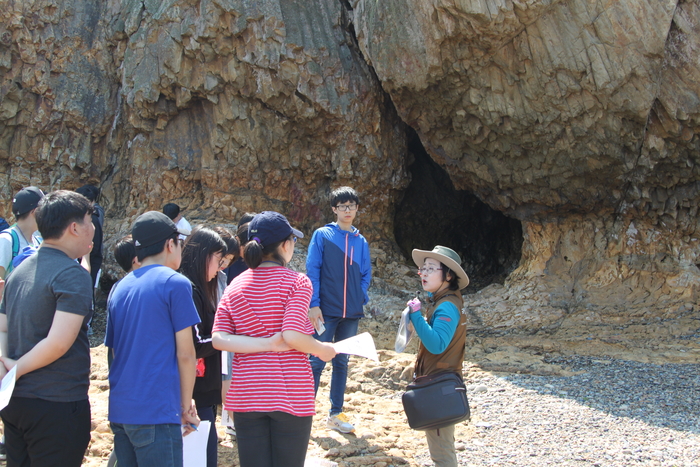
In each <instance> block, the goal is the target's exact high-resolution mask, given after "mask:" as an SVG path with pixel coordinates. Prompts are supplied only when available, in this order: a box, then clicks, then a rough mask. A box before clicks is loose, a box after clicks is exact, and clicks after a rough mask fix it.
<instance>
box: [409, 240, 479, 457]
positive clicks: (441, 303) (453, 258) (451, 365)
mask: <svg viewBox="0 0 700 467" xmlns="http://www.w3.org/2000/svg"><path fill="white" fill-rule="evenodd" d="M412 256H413V261H414V262H415V263H416V265H417V266H418V268H419V269H418V274H419V275H420V278H421V285H422V286H423V290H425V291H426V292H428V303H427V305H426V307H425V309H424V315H425V316H423V314H421V313H420V310H421V303H420V301H419V300H418V299H417V298H415V299H413V300H411V301H410V302H408V306H409V307H410V308H411V314H410V318H411V323H413V327H414V328H415V330H416V334H417V335H418V337H419V338H420V345H419V347H418V357H417V358H416V377H420V376H426V375H431V374H435V373H440V372H444V371H452V372H454V373H457V374H458V375H459V376H460V377H461V376H462V361H463V360H464V347H465V344H466V338H467V321H466V315H465V314H464V313H463V312H462V306H463V302H462V294H461V292H460V290H461V289H463V288H465V287H466V286H467V285H469V277H468V276H467V273H466V272H464V269H462V266H461V262H462V260H461V258H460V257H459V255H458V254H457V253H456V252H455V251H454V250H452V249H450V248H447V247H444V246H440V245H438V246H436V247H435V248H433V250H432V251H429V250H413V255H412ZM454 432H455V426H454V425H450V426H447V427H443V428H440V429H439V430H428V431H426V432H425V434H426V437H427V439H428V448H429V449H430V457H431V458H432V459H433V462H435V465H436V467H457V454H456V453H455V448H454Z"/></svg>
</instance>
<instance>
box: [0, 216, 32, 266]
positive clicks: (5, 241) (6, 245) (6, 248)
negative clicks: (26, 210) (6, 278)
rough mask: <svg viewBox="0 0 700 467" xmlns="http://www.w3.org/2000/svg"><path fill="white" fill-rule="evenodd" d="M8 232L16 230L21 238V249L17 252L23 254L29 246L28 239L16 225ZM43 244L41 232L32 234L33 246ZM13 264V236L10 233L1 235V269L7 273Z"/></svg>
mask: <svg viewBox="0 0 700 467" xmlns="http://www.w3.org/2000/svg"><path fill="white" fill-rule="evenodd" d="M8 230H14V231H15V232H16V233H17V237H18V238H19V249H18V250H17V252H18V253H19V252H21V251H22V249H23V248H24V247H25V246H29V243H27V239H25V238H24V235H23V234H22V231H21V230H20V229H19V227H17V226H16V225H13V226H12V227H10V228H9V229H8ZM40 244H41V235H40V234H39V231H36V232H34V233H33V234H32V245H34V246H39V245H40ZM11 263H12V234H11V233H10V232H3V233H0V267H3V268H5V273H6V274H7V270H8V269H9V268H10V264H11Z"/></svg>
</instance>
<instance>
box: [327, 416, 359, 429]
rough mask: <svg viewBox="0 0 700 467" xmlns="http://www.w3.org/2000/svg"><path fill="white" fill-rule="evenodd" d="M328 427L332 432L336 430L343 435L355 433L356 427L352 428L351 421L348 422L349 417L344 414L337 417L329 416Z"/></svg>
mask: <svg viewBox="0 0 700 467" xmlns="http://www.w3.org/2000/svg"><path fill="white" fill-rule="evenodd" d="M326 426H328V428H330V429H331V430H336V431H339V432H341V433H354V432H355V427H354V426H352V424H351V423H350V420H348V416H347V415H345V414H344V413H342V412H341V413H339V414H337V415H329V416H328V422H327V423H326Z"/></svg>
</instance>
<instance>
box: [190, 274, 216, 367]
mask: <svg viewBox="0 0 700 467" xmlns="http://www.w3.org/2000/svg"><path fill="white" fill-rule="evenodd" d="M192 301H194V307H195V308H196V309H197V313H199V319H200V320H201V322H199V323H197V324H195V325H194V326H192V338H193V340H194V350H195V354H196V357H197V358H206V357H209V356H211V355H214V354H215V353H217V352H218V350H217V349H215V348H214V346H213V345H212V336H211V330H209V332H205V331H204V329H203V327H204V320H205V318H206V316H204V303H202V294H200V293H199V292H198V291H197V290H196V289H195V288H194V287H192ZM212 324H213V323H212Z"/></svg>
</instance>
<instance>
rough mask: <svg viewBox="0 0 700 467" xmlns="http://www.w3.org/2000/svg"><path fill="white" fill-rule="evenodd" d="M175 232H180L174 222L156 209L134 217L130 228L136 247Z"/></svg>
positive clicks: (147, 244) (163, 238)
mask: <svg viewBox="0 0 700 467" xmlns="http://www.w3.org/2000/svg"><path fill="white" fill-rule="evenodd" d="M175 233H178V234H180V235H185V236H187V234H185V233H183V232H180V231H179V230H178V229H177V227H176V226H175V223H174V222H173V221H172V220H170V218H169V217H168V216H166V215H165V214H163V213H162V212H158V211H148V212H146V213H143V214H141V215H140V216H139V217H137V218H136V221H135V222H134V226H133V227H132V228H131V236H132V237H133V238H134V246H135V247H136V248H144V247H147V246H151V245H155V244H156V243H158V242H160V241H162V240H165V239H166V238H170V237H171V236H173V235H174V234H175Z"/></svg>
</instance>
